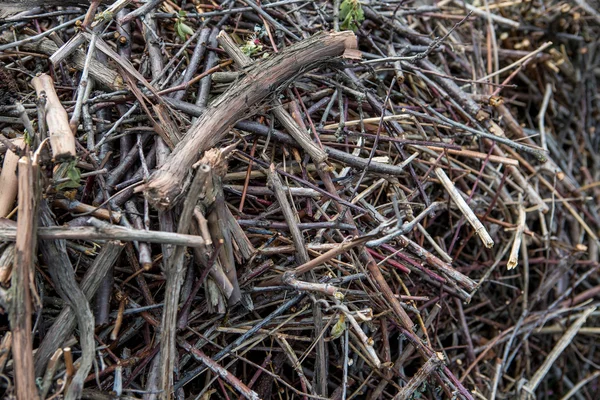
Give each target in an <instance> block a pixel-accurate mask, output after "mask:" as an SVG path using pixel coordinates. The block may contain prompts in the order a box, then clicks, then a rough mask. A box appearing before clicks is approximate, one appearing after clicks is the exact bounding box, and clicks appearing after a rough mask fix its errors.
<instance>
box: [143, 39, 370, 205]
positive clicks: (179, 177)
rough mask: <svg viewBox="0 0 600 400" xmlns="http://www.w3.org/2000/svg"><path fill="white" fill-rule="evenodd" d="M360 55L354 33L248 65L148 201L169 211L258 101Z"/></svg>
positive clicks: (188, 138) (179, 150)
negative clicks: (193, 171) (199, 166)
mask: <svg viewBox="0 0 600 400" xmlns="http://www.w3.org/2000/svg"><path fill="white" fill-rule="evenodd" d="M359 54H360V53H359V52H358V50H357V43H356V36H355V35H354V33H352V32H350V31H344V32H334V33H322V34H318V35H315V36H313V37H311V38H309V39H306V40H303V41H301V42H299V43H297V44H295V45H293V46H290V47H289V48H287V49H285V50H283V51H281V52H280V53H278V54H275V55H273V56H271V57H269V58H267V59H265V60H262V61H258V62H256V63H255V64H254V65H252V66H249V67H248V71H247V73H246V74H245V76H244V77H243V78H242V79H241V80H240V81H239V82H238V83H237V84H234V85H233V86H232V87H231V88H229V89H228V90H227V91H226V92H225V93H223V95H221V97H219V98H218V99H217V100H216V101H215V102H214V103H213V104H211V105H210V106H209V107H208V108H207V110H206V112H205V113H204V114H203V115H202V116H201V117H200V118H198V120H197V121H196V123H194V124H193V125H192V127H191V128H190V129H189V130H188V132H187V134H186V135H185V138H184V139H183V140H182V141H181V142H180V143H179V144H178V145H177V146H176V147H175V149H174V150H173V152H172V153H171V155H170V156H169V158H168V160H167V161H166V162H165V163H164V164H163V166H162V167H161V168H160V169H158V170H157V171H155V172H154V173H153V174H152V175H151V176H150V180H149V181H148V184H147V185H145V187H144V188H143V190H144V193H145V195H146V197H147V198H148V200H149V201H150V202H151V203H152V204H153V205H154V206H155V207H157V208H161V209H168V208H171V207H172V206H173V205H174V203H175V200H176V198H177V197H178V196H179V195H180V194H181V192H182V190H183V183H184V181H185V179H186V176H187V174H188V172H189V171H190V168H191V166H192V165H193V164H194V162H196V161H197V160H198V159H199V156H200V155H201V153H202V152H203V151H204V150H206V149H209V148H211V147H213V146H215V145H216V144H217V142H218V141H219V140H220V139H221V138H222V137H223V136H224V135H225V134H226V133H227V131H228V129H229V127H230V126H232V125H233V124H235V123H236V122H237V121H239V120H241V119H244V118H247V117H248V116H250V115H252V114H253V113H255V112H256V111H257V110H258V107H257V105H258V104H259V103H260V102H262V101H264V100H265V98H266V97H267V96H269V95H270V94H272V93H273V92H275V91H276V90H277V89H278V88H279V87H280V86H281V85H283V84H285V83H286V81H289V80H290V79H292V78H293V77H294V76H296V75H297V74H300V73H302V72H305V71H307V70H309V69H312V68H315V67H317V66H318V65H319V64H322V63H324V62H326V61H328V60H329V59H331V58H333V57H338V56H342V55H343V56H345V57H347V58H358V56H359Z"/></svg>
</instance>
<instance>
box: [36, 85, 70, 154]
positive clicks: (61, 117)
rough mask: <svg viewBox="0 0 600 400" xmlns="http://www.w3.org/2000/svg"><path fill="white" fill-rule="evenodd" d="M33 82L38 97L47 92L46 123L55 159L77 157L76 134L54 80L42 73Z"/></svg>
mask: <svg viewBox="0 0 600 400" xmlns="http://www.w3.org/2000/svg"><path fill="white" fill-rule="evenodd" d="M31 84H32V85H33V87H34V89H35V92H36V94H37V96H38V97H40V96H42V95H43V94H44V93H45V94H46V123H47V125H48V134H49V136H50V147H51V148H52V156H53V157H54V160H57V161H58V160H64V159H70V158H73V157H75V155H76V150H75V136H73V132H72V131H71V127H70V126H69V116H68V114H67V112H66V111H65V109H64V107H63V106H62V104H61V103H60V100H59V98H58V96H57V95H56V91H55V90H54V81H53V80H52V78H51V77H50V75H47V74H41V75H39V76H36V77H35V78H33V79H32V80H31Z"/></svg>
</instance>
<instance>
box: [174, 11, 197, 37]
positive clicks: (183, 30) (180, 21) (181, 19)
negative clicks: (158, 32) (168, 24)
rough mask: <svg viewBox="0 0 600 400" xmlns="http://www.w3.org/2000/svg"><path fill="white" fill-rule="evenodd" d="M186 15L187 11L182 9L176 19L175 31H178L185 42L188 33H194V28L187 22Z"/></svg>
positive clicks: (178, 34)
mask: <svg viewBox="0 0 600 400" xmlns="http://www.w3.org/2000/svg"><path fill="white" fill-rule="evenodd" d="M186 15H187V14H186V12H185V11H183V10H180V11H179V16H178V17H177V21H175V31H176V32H177V36H179V38H180V39H181V40H182V41H184V42H185V41H186V40H187V37H188V35H190V36H191V35H193V34H194V30H193V29H192V28H191V27H190V26H189V25H187V24H186V23H185V19H186V18H185V17H186Z"/></svg>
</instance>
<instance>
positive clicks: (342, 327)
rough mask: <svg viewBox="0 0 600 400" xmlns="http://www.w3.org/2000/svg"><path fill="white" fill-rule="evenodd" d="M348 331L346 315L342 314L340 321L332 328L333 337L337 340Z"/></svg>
mask: <svg viewBox="0 0 600 400" xmlns="http://www.w3.org/2000/svg"><path fill="white" fill-rule="evenodd" d="M345 331H346V315H344V314H341V315H340V318H339V319H338V321H337V322H336V323H335V325H334V326H333V327H332V328H331V337H332V338H333V339H337V338H339V337H340V336H342V335H343V334H344V332H345Z"/></svg>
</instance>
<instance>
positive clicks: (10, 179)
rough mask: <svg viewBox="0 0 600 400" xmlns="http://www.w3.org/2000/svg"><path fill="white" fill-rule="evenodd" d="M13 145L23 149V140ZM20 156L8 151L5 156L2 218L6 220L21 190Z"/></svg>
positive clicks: (0, 199) (0, 196) (0, 197)
mask: <svg viewBox="0 0 600 400" xmlns="http://www.w3.org/2000/svg"><path fill="white" fill-rule="evenodd" d="M13 143H14V145H15V146H17V147H18V148H20V149H22V148H23V139H14V140H13ZM18 162H19V156H18V155H16V154H15V153H13V152H12V151H7V152H6V155H5V156H4V164H3V165H2V173H1V174H0V218H5V217H6V216H7V215H8V214H9V213H10V212H11V211H12V209H13V208H14V205H15V200H16V199H17V190H18V188H19V184H18V179H17V164H18Z"/></svg>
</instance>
